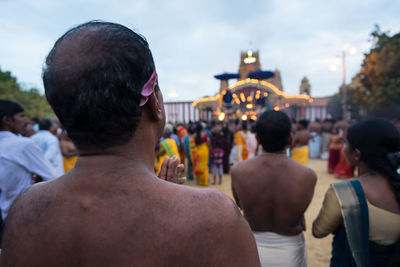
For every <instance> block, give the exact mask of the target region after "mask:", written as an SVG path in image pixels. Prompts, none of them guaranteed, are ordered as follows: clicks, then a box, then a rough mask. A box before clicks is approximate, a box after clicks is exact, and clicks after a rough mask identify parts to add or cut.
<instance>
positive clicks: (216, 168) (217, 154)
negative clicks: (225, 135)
mask: <svg viewBox="0 0 400 267" xmlns="http://www.w3.org/2000/svg"><path fill="white" fill-rule="evenodd" d="M211 157H212V172H213V185H215V184H216V180H217V176H218V178H219V182H218V184H222V175H223V173H224V168H223V158H224V150H223V149H222V142H221V140H218V141H217V142H216V144H215V147H214V148H213V150H212V151H211Z"/></svg>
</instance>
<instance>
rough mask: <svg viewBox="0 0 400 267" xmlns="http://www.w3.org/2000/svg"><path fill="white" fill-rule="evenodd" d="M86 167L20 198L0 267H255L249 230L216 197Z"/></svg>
mask: <svg viewBox="0 0 400 267" xmlns="http://www.w3.org/2000/svg"><path fill="white" fill-rule="evenodd" d="M92 160H94V159H91V158H90V159H86V160H85V163H84V164H82V162H79V160H78V162H77V165H76V167H75V169H73V170H71V171H70V172H69V173H67V174H66V175H65V176H63V177H61V178H60V179H58V180H56V181H54V182H51V183H44V184H38V185H36V186H34V187H32V188H31V189H29V190H28V191H27V192H25V193H24V194H23V195H22V196H21V197H20V199H19V200H18V201H17V203H16V205H14V207H13V209H12V210H11V212H10V215H9V218H10V219H9V221H10V224H8V225H6V229H7V233H6V235H5V237H4V240H3V241H4V243H5V244H7V246H6V247H4V248H3V249H4V250H3V253H6V254H7V257H5V258H4V257H3V258H2V262H1V265H2V266H10V265H13V266H28V265H29V266H259V260H258V255H257V252H256V251H257V250H256V246H255V242H254V239H253V237H252V235H251V232H250V229H249V227H248V225H247V223H246V221H245V219H244V218H243V217H242V216H241V215H240V213H239V212H238V210H237V208H236V207H235V205H234V203H233V202H232V201H231V200H229V198H227V197H226V196H224V195H223V194H221V193H218V192H216V191H213V190H197V189H192V188H189V187H186V186H179V185H175V184H172V183H169V182H166V181H163V180H160V179H157V178H156V177H155V176H154V175H153V176H152V175H151V174H150V175H149V174H146V173H143V174H138V173H137V169H136V170H135V169H132V172H134V171H136V175H127V174H128V173H132V172H129V167H127V166H118V164H117V165H116V168H115V169H110V168H108V169H107V168H102V167H98V168H97V169H96V171H93V168H80V166H81V165H85V166H88V165H89V166H90V165H91V162H90V161H92ZM80 161H82V159H80ZM95 162H96V165H97V164H98V166H102V164H101V160H100V161H99V159H97V160H96V161H92V163H95ZM79 163H81V164H79ZM99 163H100V164H99ZM103 163H104V165H108V164H109V163H110V162H109V163H105V162H103ZM108 166H109V165H108ZM120 167H122V168H123V169H124V171H123V172H121V171H118V169H121V168H120ZM204 218H207V219H206V220H205V219H204ZM222 226H223V227H222ZM33 244H34V245H33ZM14 246H18V249H15V247H14ZM14 251H24V255H23V257H22V256H21V255H12V254H11V255H10V253H12V252H14ZM235 255H236V256H235ZM240 255H242V256H240ZM8 259H12V260H13V262H8Z"/></svg>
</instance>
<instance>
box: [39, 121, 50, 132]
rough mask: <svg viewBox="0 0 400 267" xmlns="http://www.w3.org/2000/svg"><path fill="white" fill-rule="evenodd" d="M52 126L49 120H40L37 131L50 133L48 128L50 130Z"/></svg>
mask: <svg viewBox="0 0 400 267" xmlns="http://www.w3.org/2000/svg"><path fill="white" fill-rule="evenodd" d="M52 125H53V123H52V122H51V120H49V119H41V120H40V121H39V130H46V131H50V128H51V126H52Z"/></svg>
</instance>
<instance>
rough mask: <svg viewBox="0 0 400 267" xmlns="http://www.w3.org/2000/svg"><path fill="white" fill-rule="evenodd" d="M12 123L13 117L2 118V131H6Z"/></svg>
mask: <svg viewBox="0 0 400 267" xmlns="http://www.w3.org/2000/svg"><path fill="white" fill-rule="evenodd" d="M13 121H14V118H13V117H8V116H3V118H1V125H2V128H3V129H8V128H9V125H10V123H12V122H13Z"/></svg>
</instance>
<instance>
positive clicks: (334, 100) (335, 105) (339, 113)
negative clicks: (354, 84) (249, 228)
mask: <svg viewBox="0 0 400 267" xmlns="http://www.w3.org/2000/svg"><path fill="white" fill-rule="evenodd" d="M341 89H342V88H341ZM346 91H347V97H346V102H347V108H348V112H349V113H350V117H351V118H352V119H359V118H360V114H359V109H358V107H357V106H356V105H355V104H354V102H353V99H354V96H353V92H352V91H351V90H349V87H347V90H346ZM326 110H327V113H328V114H330V115H331V116H332V119H335V120H341V119H343V90H339V93H336V94H334V95H333V96H332V97H331V99H330V100H329V102H328V105H327V107H326Z"/></svg>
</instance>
